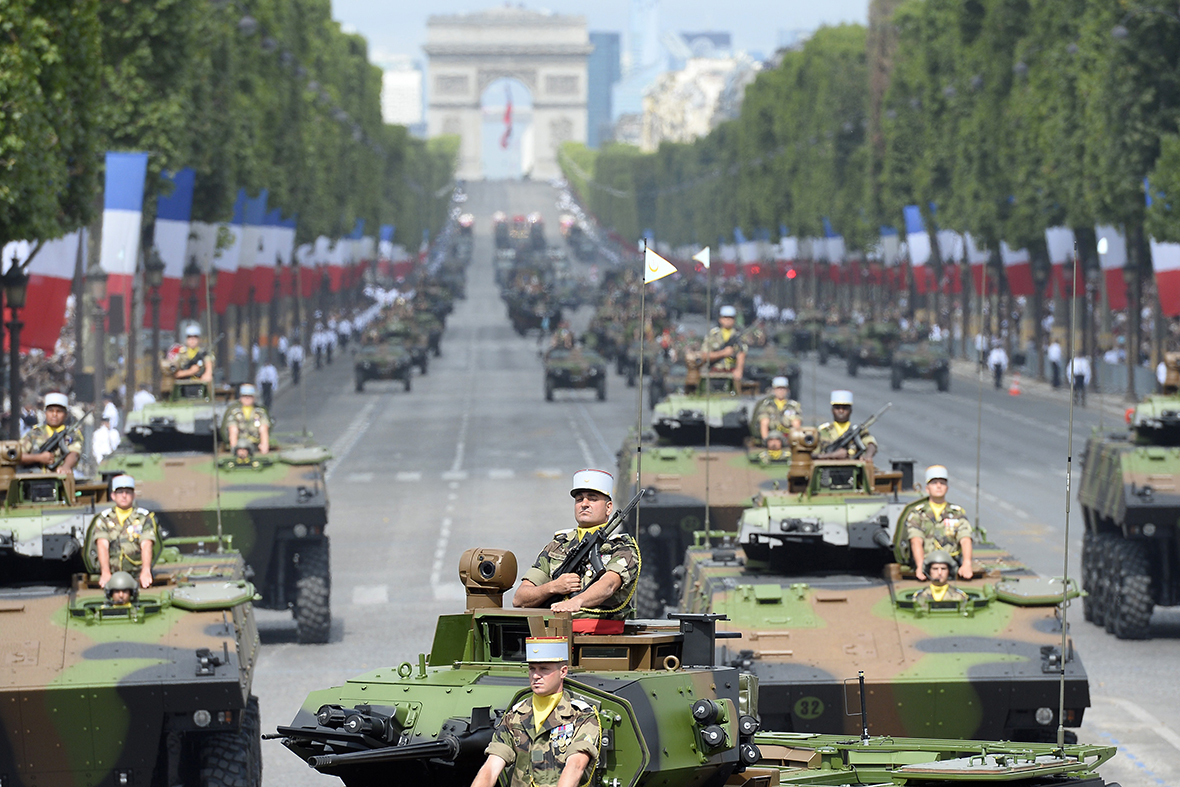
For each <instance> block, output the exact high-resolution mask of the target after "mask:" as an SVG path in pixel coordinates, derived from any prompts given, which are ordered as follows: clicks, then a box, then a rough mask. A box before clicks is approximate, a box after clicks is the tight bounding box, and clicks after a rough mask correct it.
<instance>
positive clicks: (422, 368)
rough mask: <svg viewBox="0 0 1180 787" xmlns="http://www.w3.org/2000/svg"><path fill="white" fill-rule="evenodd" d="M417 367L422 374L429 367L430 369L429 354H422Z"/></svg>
mask: <svg viewBox="0 0 1180 787" xmlns="http://www.w3.org/2000/svg"><path fill="white" fill-rule="evenodd" d="M418 369H419V371H421V372H422V374H426V372H427V371H429V369H430V356H429V355H423V356H422V363H420V364H418Z"/></svg>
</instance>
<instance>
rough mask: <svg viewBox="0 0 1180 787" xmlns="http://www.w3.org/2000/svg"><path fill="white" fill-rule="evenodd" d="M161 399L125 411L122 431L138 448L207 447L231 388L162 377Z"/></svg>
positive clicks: (174, 448)
mask: <svg viewBox="0 0 1180 787" xmlns="http://www.w3.org/2000/svg"><path fill="white" fill-rule="evenodd" d="M163 387H164V389H165V390H163V391H162V392H161V397H162V398H161V399H160V401H157V402H153V403H152V404H149V405H146V406H145V407H144V408H143V409H142V410H132V411H131V412H129V413H127V419H126V423H125V424H124V434H125V435H126V436H127V438H128V439H129V440H130V441H131V442H132V443H133V444H135V445H136V446H137V447H138V449H139V450H141V451H209V450H212V448H213V430H214V429H216V428H218V426H219V425H220V423H221V417H222V415H223V414H224V413H225V410H226V407H227V405H228V402H229V400H230V399H231V398H232V396H233V389H232V388H231V387H230V386H228V385H215V386H213V391H212V393H211V392H210V390H209V385H208V384H207V383H202V382H199V381H198V382H185V381H176V380H172V379H171V377H170V376H167V377H165V378H164V385H163Z"/></svg>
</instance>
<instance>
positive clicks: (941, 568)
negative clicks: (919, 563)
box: [914, 549, 967, 601]
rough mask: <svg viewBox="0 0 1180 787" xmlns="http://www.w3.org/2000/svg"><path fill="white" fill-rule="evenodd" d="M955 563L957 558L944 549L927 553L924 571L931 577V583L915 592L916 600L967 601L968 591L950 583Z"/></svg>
mask: <svg viewBox="0 0 1180 787" xmlns="http://www.w3.org/2000/svg"><path fill="white" fill-rule="evenodd" d="M955 565H956V563H955V559H954V558H953V557H951V556H950V555H948V554H947V553H946V552H945V551H944V550H941V549H936V550H934V551H933V552H931V553H930V554H929V555H927V556H926V561H925V563H924V568H925V571H924V572H923V573H925V574H926V575H927V576H929V577H930V584H929V585H927V586H926V587H924V588H922V589H921V590H919V591H918V592H917V593H915V594H914V601H966V600H967V594H966V593H964V592H963V591H961V590H959V589H958V588H957V587H955V586H954V585H951V584H948V583H949V582H950V578H951V571H952V570H953V567H954V566H955Z"/></svg>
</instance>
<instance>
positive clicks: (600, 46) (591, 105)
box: [586, 33, 622, 148]
mask: <svg viewBox="0 0 1180 787" xmlns="http://www.w3.org/2000/svg"><path fill="white" fill-rule="evenodd" d="M590 43H591V44H593V45H594V52H593V53H592V54H591V55H590V58H589V59H588V60H587V62H586V70H587V72H588V74H589V80H588V82H587V85H586V89H587V95H586V110H587V111H586V116H587V117H586V144H587V145H589V146H590V147H592V148H597V147H598V146H599V145H601V144H602V143H603V142H604V141H605V140H607V139H609V138H610V135H611V132H610V130H611V126H612V120H611V88H612V87H614V84H615V83H616V82H618V81H619V77H620V76H621V74H622V68H621V64H620V62H619V55H620V52H619V34H618V33H591V34H590Z"/></svg>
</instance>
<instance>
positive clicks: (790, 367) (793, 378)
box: [742, 334, 803, 393]
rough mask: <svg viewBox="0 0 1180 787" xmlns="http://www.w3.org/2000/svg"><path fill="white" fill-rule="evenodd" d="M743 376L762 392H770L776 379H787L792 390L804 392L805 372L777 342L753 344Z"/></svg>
mask: <svg viewBox="0 0 1180 787" xmlns="http://www.w3.org/2000/svg"><path fill="white" fill-rule="evenodd" d="M780 335H781V334H780ZM742 374H743V378H744V379H746V380H749V381H750V382H752V383H756V384H757V385H758V390H760V391H769V390H770V383H771V381H772V380H774V378H775V377H786V378H787V381H788V382H790V384H791V390H792V391H795V392H796V393H797V392H799V391H802V390H803V370H802V368H801V367H800V366H799V360H798V359H797V358H796V357H795V356H794V355H793V354H792V353H790V352H788V351H787V350H786V349H785V347H783V346H781V345H779V344H777V343H776V342H764V343H763V344H761V345H755V344H754V343H753V342H751V344H750V349H749V352H747V353H746V366H745V370H744V371H743V373H742Z"/></svg>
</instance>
